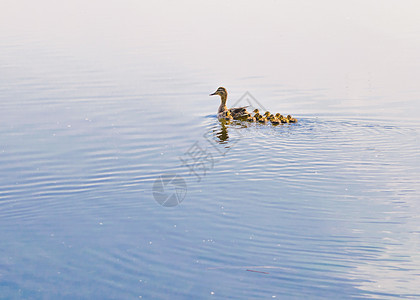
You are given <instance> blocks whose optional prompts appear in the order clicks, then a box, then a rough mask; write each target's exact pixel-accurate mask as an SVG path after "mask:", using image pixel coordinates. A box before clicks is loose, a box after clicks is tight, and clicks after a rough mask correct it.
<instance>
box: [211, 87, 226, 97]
mask: <svg viewBox="0 0 420 300" xmlns="http://www.w3.org/2000/svg"><path fill="white" fill-rule="evenodd" d="M214 95H219V96H220V97H227V91H226V89H225V88H224V87H219V88H218V89H217V91H215V92H214V93H213V94H210V96H214Z"/></svg>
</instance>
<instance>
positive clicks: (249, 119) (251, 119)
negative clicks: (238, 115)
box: [246, 116, 257, 122]
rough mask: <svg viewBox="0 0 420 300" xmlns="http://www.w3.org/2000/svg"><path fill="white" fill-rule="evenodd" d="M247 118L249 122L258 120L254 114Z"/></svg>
mask: <svg viewBox="0 0 420 300" xmlns="http://www.w3.org/2000/svg"><path fill="white" fill-rule="evenodd" d="M246 120H247V122H255V121H257V119H256V118H255V117H253V116H249V117H248V118H247V119H246Z"/></svg>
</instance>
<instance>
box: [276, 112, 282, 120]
mask: <svg viewBox="0 0 420 300" xmlns="http://www.w3.org/2000/svg"><path fill="white" fill-rule="evenodd" d="M275 117H276V118H277V119H279V120H280V119H281V118H283V115H282V114H280V113H276V115H275Z"/></svg>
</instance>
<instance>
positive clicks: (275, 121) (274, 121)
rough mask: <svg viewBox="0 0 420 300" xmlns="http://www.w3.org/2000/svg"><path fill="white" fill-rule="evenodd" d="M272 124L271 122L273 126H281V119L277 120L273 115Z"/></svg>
mask: <svg viewBox="0 0 420 300" xmlns="http://www.w3.org/2000/svg"><path fill="white" fill-rule="evenodd" d="M270 122H271V124H273V125H279V124H281V121H280V120H279V119H277V118H276V117H275V116H273V115H271V118H270Z"/></svg>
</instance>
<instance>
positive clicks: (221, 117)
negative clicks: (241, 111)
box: [218, 110, 233, 121]
mask: <svg viewBox="0 0 420 300" xmlns="http://www.w3.org/2000/svg"><path fill="white" fill-rule="evenodd" d="M218 118H219V120H225V121H232V120H233V117H232V114H231V113H230V111H228V110H227V111H224V112H221V113H220V114H219V115H218Z"/></svg>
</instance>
